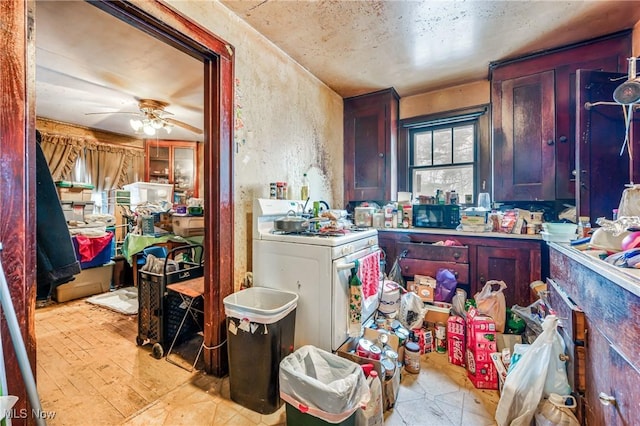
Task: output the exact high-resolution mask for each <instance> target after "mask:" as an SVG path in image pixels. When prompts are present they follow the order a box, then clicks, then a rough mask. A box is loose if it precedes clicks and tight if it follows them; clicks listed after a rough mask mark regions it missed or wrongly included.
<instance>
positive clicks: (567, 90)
mask: <svg viewBox="0 0 640 426" xmlns="http://www.w3.org/2000/svg"><path fill="white" fill-rule="evenodd" d="M609 55H610V56H608V57H598V58H596V59H591V60H584V58H583V60H581V61H579V62H572V63H571V64H569V65H563V66H560V67H558V68H556V198H557V199H573V198H575V195H576V194H575V189H576V188H575V187H576V178H575V175H574V171H575V168H576V161H575V154H576V149H575V147H576V140H577V139H576V72H577V70H578V69H584V70H605V71H616V70H617V69H618V55H619V52H618V51H617V50H616V49H612V50H611V51H610V52H609ZM578 105H580V104H578Z"/></svg>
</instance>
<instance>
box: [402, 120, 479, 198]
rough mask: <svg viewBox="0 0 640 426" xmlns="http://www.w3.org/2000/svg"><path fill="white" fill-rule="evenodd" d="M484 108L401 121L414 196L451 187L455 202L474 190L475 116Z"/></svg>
mask: <svg viewBox="0 0 640 426" xmlns="http://www.w3.org/2000/svg"><path fill="white" fill-rule="evenodd" d="M484 112H485V110H484V109H481V110H479V111H473V112H468V113H463V114H461V113H458V114H453V115H449V116H445V117H442V116H440V117H431V118H430V117H425V119H424V120H422V121H413V122H411V123H405V124H404V125H403V127H404V128H405V129H406V130H405V132H406V133H405V134H406V142H407V183H408V188H409V191H411V192H412V193H413V194H414V196H419V195H426V196H435V194H436V190H438V189H441V190H443V191H452V190H455V191H456V192H457V193H458V194H459V202H460V203H464V202H465V195H469V196H471V198H472V199H474V197H473V194H475V193H476V191H477V188H478V185H477V182H478V175H479V173H478V158H479V146H480V142H479V139H480V134H481V131H480V123H479V118H480V117H481V116H483V115H484Z"/></svg>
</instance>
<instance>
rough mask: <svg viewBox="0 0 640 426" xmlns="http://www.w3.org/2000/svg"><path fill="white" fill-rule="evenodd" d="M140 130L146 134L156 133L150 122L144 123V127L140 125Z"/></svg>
mask: <svg viewBox="0 0 640 426" xmlns="http://www.w3.org/2000/svg"><path fill="white" fill-rule="evenodd" d="M142 130H143V131H144V134H145V135H148V136H153V135H155V134H156V129H154V128H153V127H152V126H151V125H150V124H145V125H144V127H142Z"/></svg>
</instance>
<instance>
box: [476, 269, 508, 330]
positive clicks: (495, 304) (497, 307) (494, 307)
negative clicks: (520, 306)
mask: <svg viewBox="0 0 640 426" xmlns="http://www.w3.org/2000/svg"><path fill="white" fill-rule="evenodd" d="M494 285H498V286H500V288H499V289H498V290H494V289H493V286H494ZM506 288H507V285H506V284H505V282H504V281H496V280H489V281H487V283H486V284H485V285H484V287H482V290H480V291H479V292H478V293H476V295H475V296H473V298H474V299H475V300H476V307H477V308H478V312H480V313H481V314H484V315H488V316H490V317H491V318H493V321H494V322H495V323H496V331H497V332H499V333H504V325H505V322H506V321H507V303H506V302H505V300H504V293H503V291H504V289H506Z"/></svg>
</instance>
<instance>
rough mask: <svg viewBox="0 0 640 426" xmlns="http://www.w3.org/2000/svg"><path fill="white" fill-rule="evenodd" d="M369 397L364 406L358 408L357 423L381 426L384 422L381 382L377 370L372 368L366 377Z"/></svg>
mask: <svg viewBox="0 0 640 426" xmlns="http://www.w3.org/2000/svg"><path fill="white" fill-rule="evenodd" d="M367 384H368V385H369V392H370V394H371V397H370V398H369V402H368V403H367V405H366V406H364V407H363V408H362V410H359V413H358V414H359V416H360V419H359V420H360V421H359V422H358V424H361V425H367V426H378V425H379V426H382V425H383V424H384V417H383V414H384V410H383V409H382V382H380V377H378V372H377V371H375V370H372V371H371V373H369V377H367Z"/></svg>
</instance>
